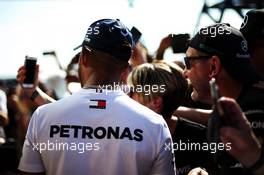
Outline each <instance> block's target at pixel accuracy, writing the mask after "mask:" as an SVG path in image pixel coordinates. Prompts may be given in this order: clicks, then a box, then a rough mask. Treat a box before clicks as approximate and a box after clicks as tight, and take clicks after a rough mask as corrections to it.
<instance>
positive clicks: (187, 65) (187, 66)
mask: <svg viewBox="0 0 264 175" xmlns="http://www.w3.org/2000/svg"><path fill="white" fill-rule="evenodd" d="M211 57H212V56H209V55H207V56H193V57H184V63H185V66H186V69H191V67H192V64H191V60H207V59H209V58H211Z"/></svg>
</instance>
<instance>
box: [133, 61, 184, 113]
mask: <svg viewBox="0 0 264 175" xmlns="http://www.w3.org/2000/svg"><path fill="white" fill-rule="evenodd" d="M182 71H183V70H182V69H181V68H180V67H179V66H178V65H176V64H174V63H168V62H165V61H156V62H153V63H145V64H142V65H139V66H137V67H136V68H135V69H134V70H133V71H132V72H131V73H130V74H129V76H128V85H130V86H133V87H137V86H145V85H150V86H153V85H157V86H158V87H161V86H163V87H164V89H165V90H164V91H158V92H153V91H150V93H149V95H146V94H145V93H144V92H137V91H135V92H134V93H137V95H138V96H139V98H140V99H141V100H143V101H144V102H150V101H151V100H153V99H155V98H156V97H162V99H163V109H162V111H161V114H162V115H163V116H164V117H167V116H168V117H170V116H171V115H172V113H173V111H174V110H175V109H177V108H178V107H179V106H180V105H181V103H182V102H183V100H184V99H185V96H186V92H187V87H188V83H187V80H186V79H185V78H184V77H183V75H182Z"/></svg>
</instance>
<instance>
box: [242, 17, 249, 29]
mask: <svg viewBox="0 0 264 175" xmlns="http://www.w3.org/2000/svg"><path fill="white" fill-rule="evenodd" d="M247 22H248V16H247V15H246V16H245V18H244V21H243V23H242V24H241V27H240V28H241V29H242V28H244V27H245V26H246V25H247Z"/></svg>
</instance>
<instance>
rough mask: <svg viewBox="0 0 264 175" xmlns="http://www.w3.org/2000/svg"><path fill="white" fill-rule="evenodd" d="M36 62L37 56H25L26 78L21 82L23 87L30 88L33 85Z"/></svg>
mask: <svg viewBox="0 0 264 175" xmlns="http://www.w3.org/2000/svg"><path fill="white" fill-rule="evenodd" d="M36 64H37V58H35V57H29V56H26V58H25V64H24V66H25V68H26V75H25V76H26V78H25V80H24V82H23V86H24V87H25V88H32V87H33V86H34V79H35V71H36Z"/></svg>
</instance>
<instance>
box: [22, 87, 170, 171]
mask: <svg viewBox="0 0 264 175" xmlns="http://www.w3.org/2000/svg"><path fill="white" fill-rule="evenodd" d="M171 142H172V141H171V135H170V132H169V129H168V127H167V124H166V123H165V121H164V119H163V118H162V117H161V116H159V115H158V114H156V113H154V112H153V111H151V110H150V109H148V108H146V107H144V106H142V105H140V104H139V103H137V102H135V101H134V100H132V99H130V98H129V97H128V96H127V95H125V94H124V93H123V92H122V91H103V92H101V93H100V92H96V90H95V89H81V90H80V91H79V92H77V93H75V94H74V95H71V96H69V97H67V98H64V99H62V100H60V101H57V102H55V103H52V104H47V105H44V106H41V107H39V108H38V109H37V110H36V111H35V112H34V114H33V116H32V118H31V121H30V124H29V127H28V131H27V135H26V140H25V143H24V147H23V154H22V158H21V160H20V165H19V169H20V170H22V171H25V172H46V174H47V175H75V174H76V175H77V174H78V175H82V174H92V175H105V174H109V175H119V174H120V175H130V174H131V175H137V174H142V175H143V174H144V175H145V174H175V172H174V167H175V166H174V163H173V155H172V152H171V151H170V150H169V149H166V145H169V144H171Z"/></svg>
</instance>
